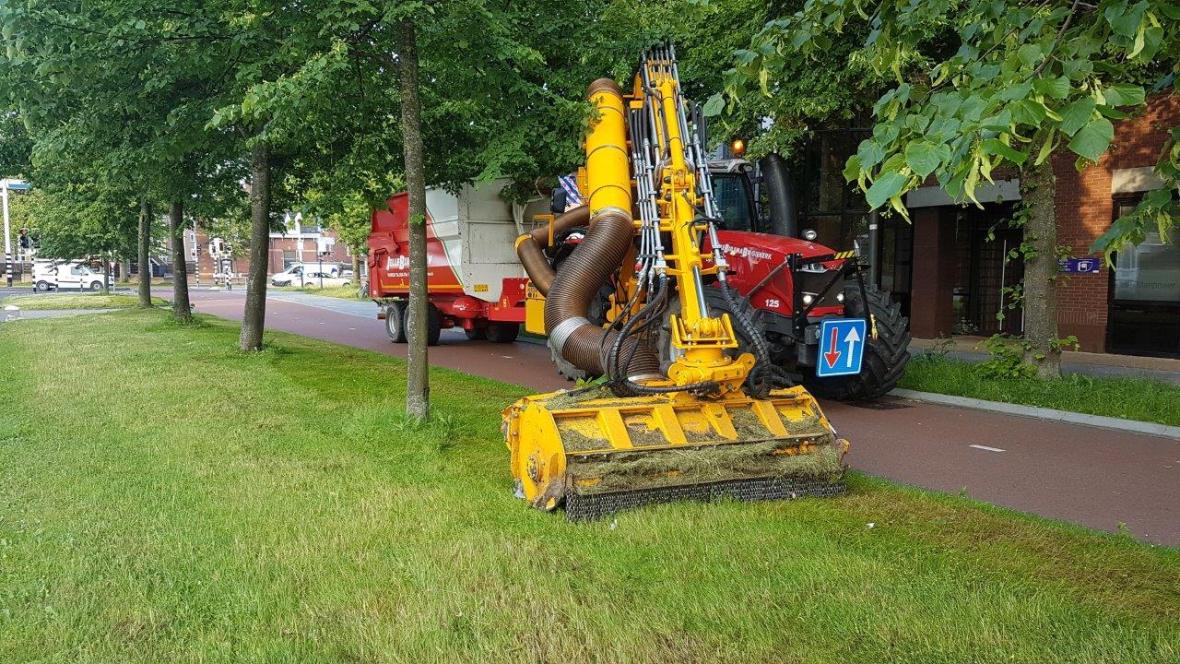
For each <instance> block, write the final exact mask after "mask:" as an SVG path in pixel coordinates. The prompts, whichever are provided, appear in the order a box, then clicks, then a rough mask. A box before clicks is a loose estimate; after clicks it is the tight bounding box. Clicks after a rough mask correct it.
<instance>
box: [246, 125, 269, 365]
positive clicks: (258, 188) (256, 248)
mask: <svg viewBox="0 0 1180 664" xmlns="http://www.w3.org/2000/svg"><path fill="white" fill-rule="evenodd" d="M250 218H251V219H250V268H249V269H250V274H249V277H248V278H247V282H246V311H245V313H244V315H243V316H242V334H241V337H240V338H239V345H240V347H241V349H242V350H262V331H263V329H264V327H265V324H266V267H267V249H268V248H269V242H270V146H269V145H267V144H266V143H265V142H263V141H259V142H258V143H257V144H256V145H255V146H254V150H253V155H252V163H251V165H250Z"/></svg>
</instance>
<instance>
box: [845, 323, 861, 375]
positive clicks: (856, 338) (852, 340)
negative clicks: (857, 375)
mask: <svg viewBox="0 0 1180 664" xmlns="http://www.w3.org/2000/svg"><path fill="white" fill-rule="evenodd" d="M844 343H846V344H848V360H847V364H845V365H844V366H846V367H848V368H852V349H853V348H855V347H856V344H858V343H860V332H857V331H856V328H855V327H853V328H852V329H851V330H848V334H847V335H845V337H844Z"/></svg>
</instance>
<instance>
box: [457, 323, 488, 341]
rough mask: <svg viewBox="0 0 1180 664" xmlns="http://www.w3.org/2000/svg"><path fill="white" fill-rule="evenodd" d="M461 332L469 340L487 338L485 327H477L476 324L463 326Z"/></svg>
mask: <svg viewBox="0 0 1180 664" xmlns="http://www.w3.org/2000/svg"><path fill="white" fill-rule="evenodd" d="M463 334H466V335H467V338H468V339H469V340H471V341H479V340H480V339H487V338H488V335H487V328H486V327H479V326H478V325H477V326H475V327H472V328H466V327H465V328H463Z"/></svg>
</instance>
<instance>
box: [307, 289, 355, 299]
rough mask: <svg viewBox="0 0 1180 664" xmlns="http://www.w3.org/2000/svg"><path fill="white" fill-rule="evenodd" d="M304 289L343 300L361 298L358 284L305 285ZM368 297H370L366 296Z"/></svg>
mask: <svg viewBox="0 0 1180 664" xmlns="http://www.w3.org/2000/svg"><path fill="white" fill-rule="evenodd" d="M303 291H304V292H307V293H311V294H312V295H323V296H325V297H338V298H340V299H342V300H359V299H360V298H359V297H357V292H358V290H357V287H356V286H329V287H327V288H319V287H317V286H304V287H303ZM365 299H368V298H365Z"/></svg>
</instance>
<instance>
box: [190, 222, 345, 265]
mask: <svg viewBox="0 0 1180 664" xmlns="http://www.w3.org/2000/svg"><path fill="white" fill-rule="evenodd" d="M283 221H284V225H285V230H284V231H282V232H275V233H271V234H270V241H269V246H268V248H267V266H266V272H267V274H275V273H276V272H282V271H283V270H286V269H287V268H288V267H290V266H291V265H292V264H294V263H315V262H316V261H318V260H320V258H321V257H320V256H319V255H318V253H317V247H318V246H319V244H320V240H321V239H322V238H331V239H332V240H335V239H336V233H335V231H333V230H331V229H329V228H322V227H321V226H320V224H319V222H318V221H317V220H315V219H306V218H304V216H303V213H301V212H294V213H292V212H288V213H286V214H285V215H283ZM209 240H210V238H209V236H208V235H207V234H206V233H205V232H204V231H202V230H200V229H198V231H197V233H196V246H197V247H198V251H197V252H194V249H193V232H192V231H191V230H190V231H188V232H187V233H185V249H186V251H187V255H188V256H190V257H192V256H197V262H196V265H197V268H198V271H199V274H200V280H201V281H202V282H205V281H212V279H213V274H214V273H215V272H217V271H218V270H217V267H216V266H215V265H214V261H213V259H212V257H210V256H209ZM323 260H324V262H334V263H345V264H351V263H352V254H351V253H350V252H349V251H348V248H347V247H345V246H344V243H342V242H335V244H334V246H333V248H332V251H331V252H330V253H329V254H328V255H327V256H324V257H323ZM249 269H250V260H249V257H248V256H247V255H246V248H245V247H235V251H234V257H233V261H232V270H231V271H232V272H233V273H234V274H243V275H244V274H246V273H247V272H249Z"/></svg>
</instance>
